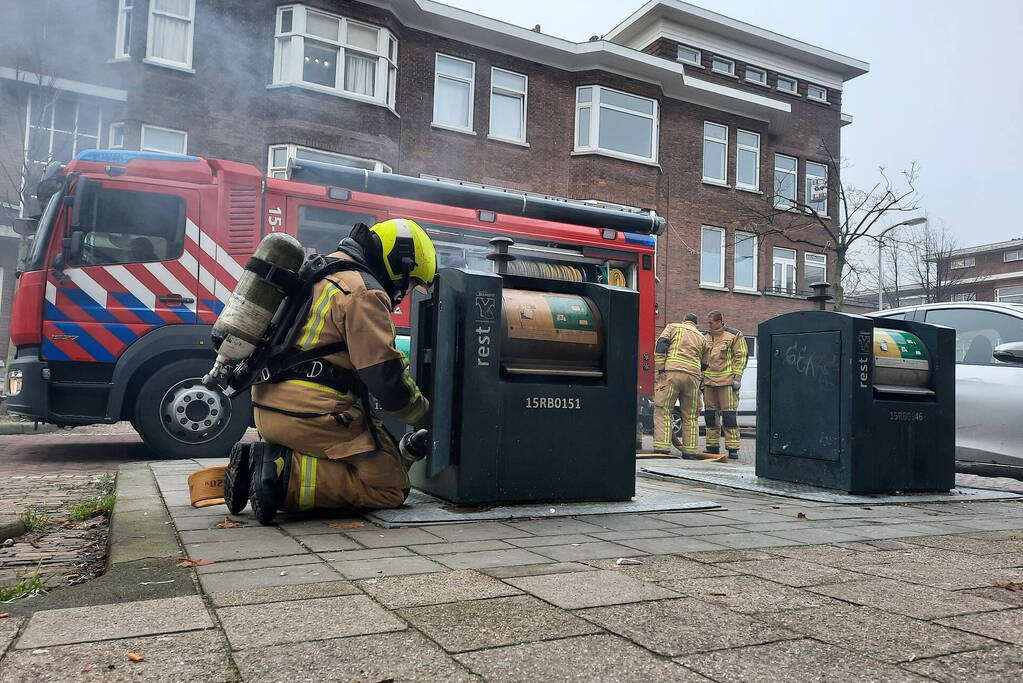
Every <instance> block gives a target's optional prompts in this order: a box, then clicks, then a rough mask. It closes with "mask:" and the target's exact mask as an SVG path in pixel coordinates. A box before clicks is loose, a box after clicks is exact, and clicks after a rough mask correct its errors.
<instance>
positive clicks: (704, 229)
mask: <svg viewBox="0 0 1023 683" xmlns="http://www.w3.org/2000/svg"><path fill="white" fill-rule="evenodd" d="M708 232H716V233H717V234H718V248H719V249H720V251H719V252H718V254H719V255H720V257H721V258H720V264H719V266H718V279H717V281H716V282H715V281H713V280H711V281H708V280H704V279H703V243H704V241H705V240H706V239H707V233H708ZM700 285H701V286H707V287H724V286H725V229H724V228H716V227H714V226H713V225H703V226H700Z"/></svg>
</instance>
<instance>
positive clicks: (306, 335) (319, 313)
mask: <svg viewBox="0 0 1023 683" xmlns="http://www.w3.org/2000/svg"><path fill="white" fill-rule="evenodd" d="M340 291H341V290H340V289H338V288H337V287H336V286H335V285H333V284H331V283H329V282H328V283H327V284H326V285H324V287H323V291H322V292H320V296H318V297H316V301H315V302H314V303H313V305H312V307H311V308H310V310H309V320H307V321H306V324H305V327H303V328H302V333H301V334H300V335H299V339H300V340H301V341H300V342H299V346H301V347H302V348H303V349H308V348H312V347H313V346H315V345H316V342H318V341H319V340H320V332H322V331H323V323H324V321H325V320H326V319H327V309H328V308H329V306H330V300H331V299H333V298H334V296H335V295H336V294H337V293H338V292H340Z"/></svg>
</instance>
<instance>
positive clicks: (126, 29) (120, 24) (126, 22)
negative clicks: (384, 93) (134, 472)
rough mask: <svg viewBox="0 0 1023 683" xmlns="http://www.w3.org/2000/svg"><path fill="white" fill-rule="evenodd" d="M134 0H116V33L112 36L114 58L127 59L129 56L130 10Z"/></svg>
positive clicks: (133, 8)
mask: <svg viewBox="0 0 1023 683" xmlns="http://www.w3.org/2000/svg"><path fill="white" fill-rule="evenodd" d="M134 10H135V0H118V2H117V33H116V34H115V36H114V59H128V58H129V57H130V56H131V37H132V36H131V29H132V21H131V18H132V12H133V11H134Z"/></svg>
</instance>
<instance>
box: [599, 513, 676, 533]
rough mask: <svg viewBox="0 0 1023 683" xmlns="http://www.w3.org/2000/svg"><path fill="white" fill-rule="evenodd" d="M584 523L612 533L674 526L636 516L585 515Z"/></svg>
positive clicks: (658, 520)
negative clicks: (600, 527)
mask: <svg viewBox="0 0 1023 683" xmlns="http://www.w3.org/2000/svg"><path fill="white" fill-rule="evenodd" d="M586 521H587V522H589V523H590V524H596V525H598V526H602V527H604V528H605V529H610V530H612V531H644V530H649V529H664V528H671V527H672V526H674V524H672V523H671V522H666V521H664V520H663V519H656V518H654V517H650V516H648V515H637V514H622V515H587V516H586Z"/></svg>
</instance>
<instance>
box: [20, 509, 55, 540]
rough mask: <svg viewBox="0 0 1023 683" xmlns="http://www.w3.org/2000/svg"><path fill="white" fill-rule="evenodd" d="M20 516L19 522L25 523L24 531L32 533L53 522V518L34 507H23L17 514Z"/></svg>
mask: <svg viewBox="0 0 1023 683" xmlns="http://www.w3.org/2000/svg"><path fill="white" fill-rule="evenodd" d="M18 517H20V518H21V523H22V524H24V525H25V532H26V533H29V534H33V533H35V532H37V531H42V530H43V529H45V528H46V527H48V526H50V525H51V524H53V520H52V519H50V518H49V517H47V516H46V515H44V514H42V513H41V512H39V511H38V510H36V509H35V508H25V509H24V510H22V511H21V514H20V515H18Z"/></svg>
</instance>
